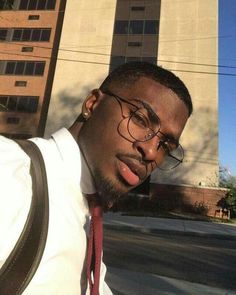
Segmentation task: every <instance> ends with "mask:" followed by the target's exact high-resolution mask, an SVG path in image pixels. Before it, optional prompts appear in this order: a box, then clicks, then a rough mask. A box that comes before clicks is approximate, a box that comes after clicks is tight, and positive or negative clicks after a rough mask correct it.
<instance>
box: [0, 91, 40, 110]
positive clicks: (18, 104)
mask: <svg viewBox="0 0 236 295" xmlns="http://www.w3.org/2000/svg"><path fill="white" fill-rule="evenodd" d="M38 103H39V96H22V95H18V96H16V95H8V96H6V95H0V111H1V112H21V113H36V112H37V109H38Z"/></svg>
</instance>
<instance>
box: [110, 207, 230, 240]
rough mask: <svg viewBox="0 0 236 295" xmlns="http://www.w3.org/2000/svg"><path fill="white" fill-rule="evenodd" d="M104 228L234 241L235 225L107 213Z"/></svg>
mask: <svg viewBox="0 0 236 295" xmlns="http://www.w3.org/2000/svg"><path fill="white" fill-rule="evenodd" d="M104 226H105V227H112V228H116V229H123V230H133V231H141V232H147V233H148V232H149V233H173V234H181V235H191V236H208V237H214V238H219V239H227V240H236V224H226V223H214V222H206V221H194V220H182V219H170V218H154V217H136V216H122V215H121V214H120V213H111V212H108V213H106V214H105V215H104Z"/></svg>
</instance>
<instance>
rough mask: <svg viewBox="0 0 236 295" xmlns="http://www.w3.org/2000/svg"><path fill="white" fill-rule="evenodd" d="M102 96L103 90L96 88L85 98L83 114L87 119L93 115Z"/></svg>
mask: <svg viewBox="0 0 236 295" xmlns="http://www.w3.org/2000/svg"><path fill="white" fill-rule="evenodd" d="M101 98H102V92H101V90H99V89H94V90H92V92H91V93H90V94H89V95H88V96H87V98H86V99H85V101H84V103H83V106H82V115H83V117H84V118H85V119H86V120H87V119H89V118H90V116H91V115H92V113H93V111H94V110H95V108H96V107H97V106H98V105H99V103H100V101H101Z"/></svg>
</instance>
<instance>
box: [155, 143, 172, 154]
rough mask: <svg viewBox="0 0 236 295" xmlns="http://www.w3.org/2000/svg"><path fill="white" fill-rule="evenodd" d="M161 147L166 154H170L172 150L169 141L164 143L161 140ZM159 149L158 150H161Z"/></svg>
mask: <svg viewBox="0 0 236 295" xmlns="http://www.w3.org/2000/svg"><path fill="white" fill-rule="evenodd" d="M159 147H162V149H163V151H164V152H165V154H167V155H168V154H169V153H170V151H171V150H170V148H169V144H168V141H163V140H160V142H159ZM159 147H158V148H159Z"/></svg>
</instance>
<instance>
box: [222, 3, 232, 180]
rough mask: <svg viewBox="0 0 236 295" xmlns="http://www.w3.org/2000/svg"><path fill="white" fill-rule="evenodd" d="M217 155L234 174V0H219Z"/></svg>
mask: <svg viewBox="0 0 236 295" xmlns="http://www.w3.org/2000/svg"><path fill="white" fill-rule="evenodd" d="M219 65H222V66H228V67H234V68H227V67H219V72H220V73H227V74H233V75H234V76H226V75H219V156H220V164H221V165H222V166H225V167H227V168H228V169H229V170H230V171H231V172H232V174H233V175H236V0H219Z"/></svg>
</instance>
